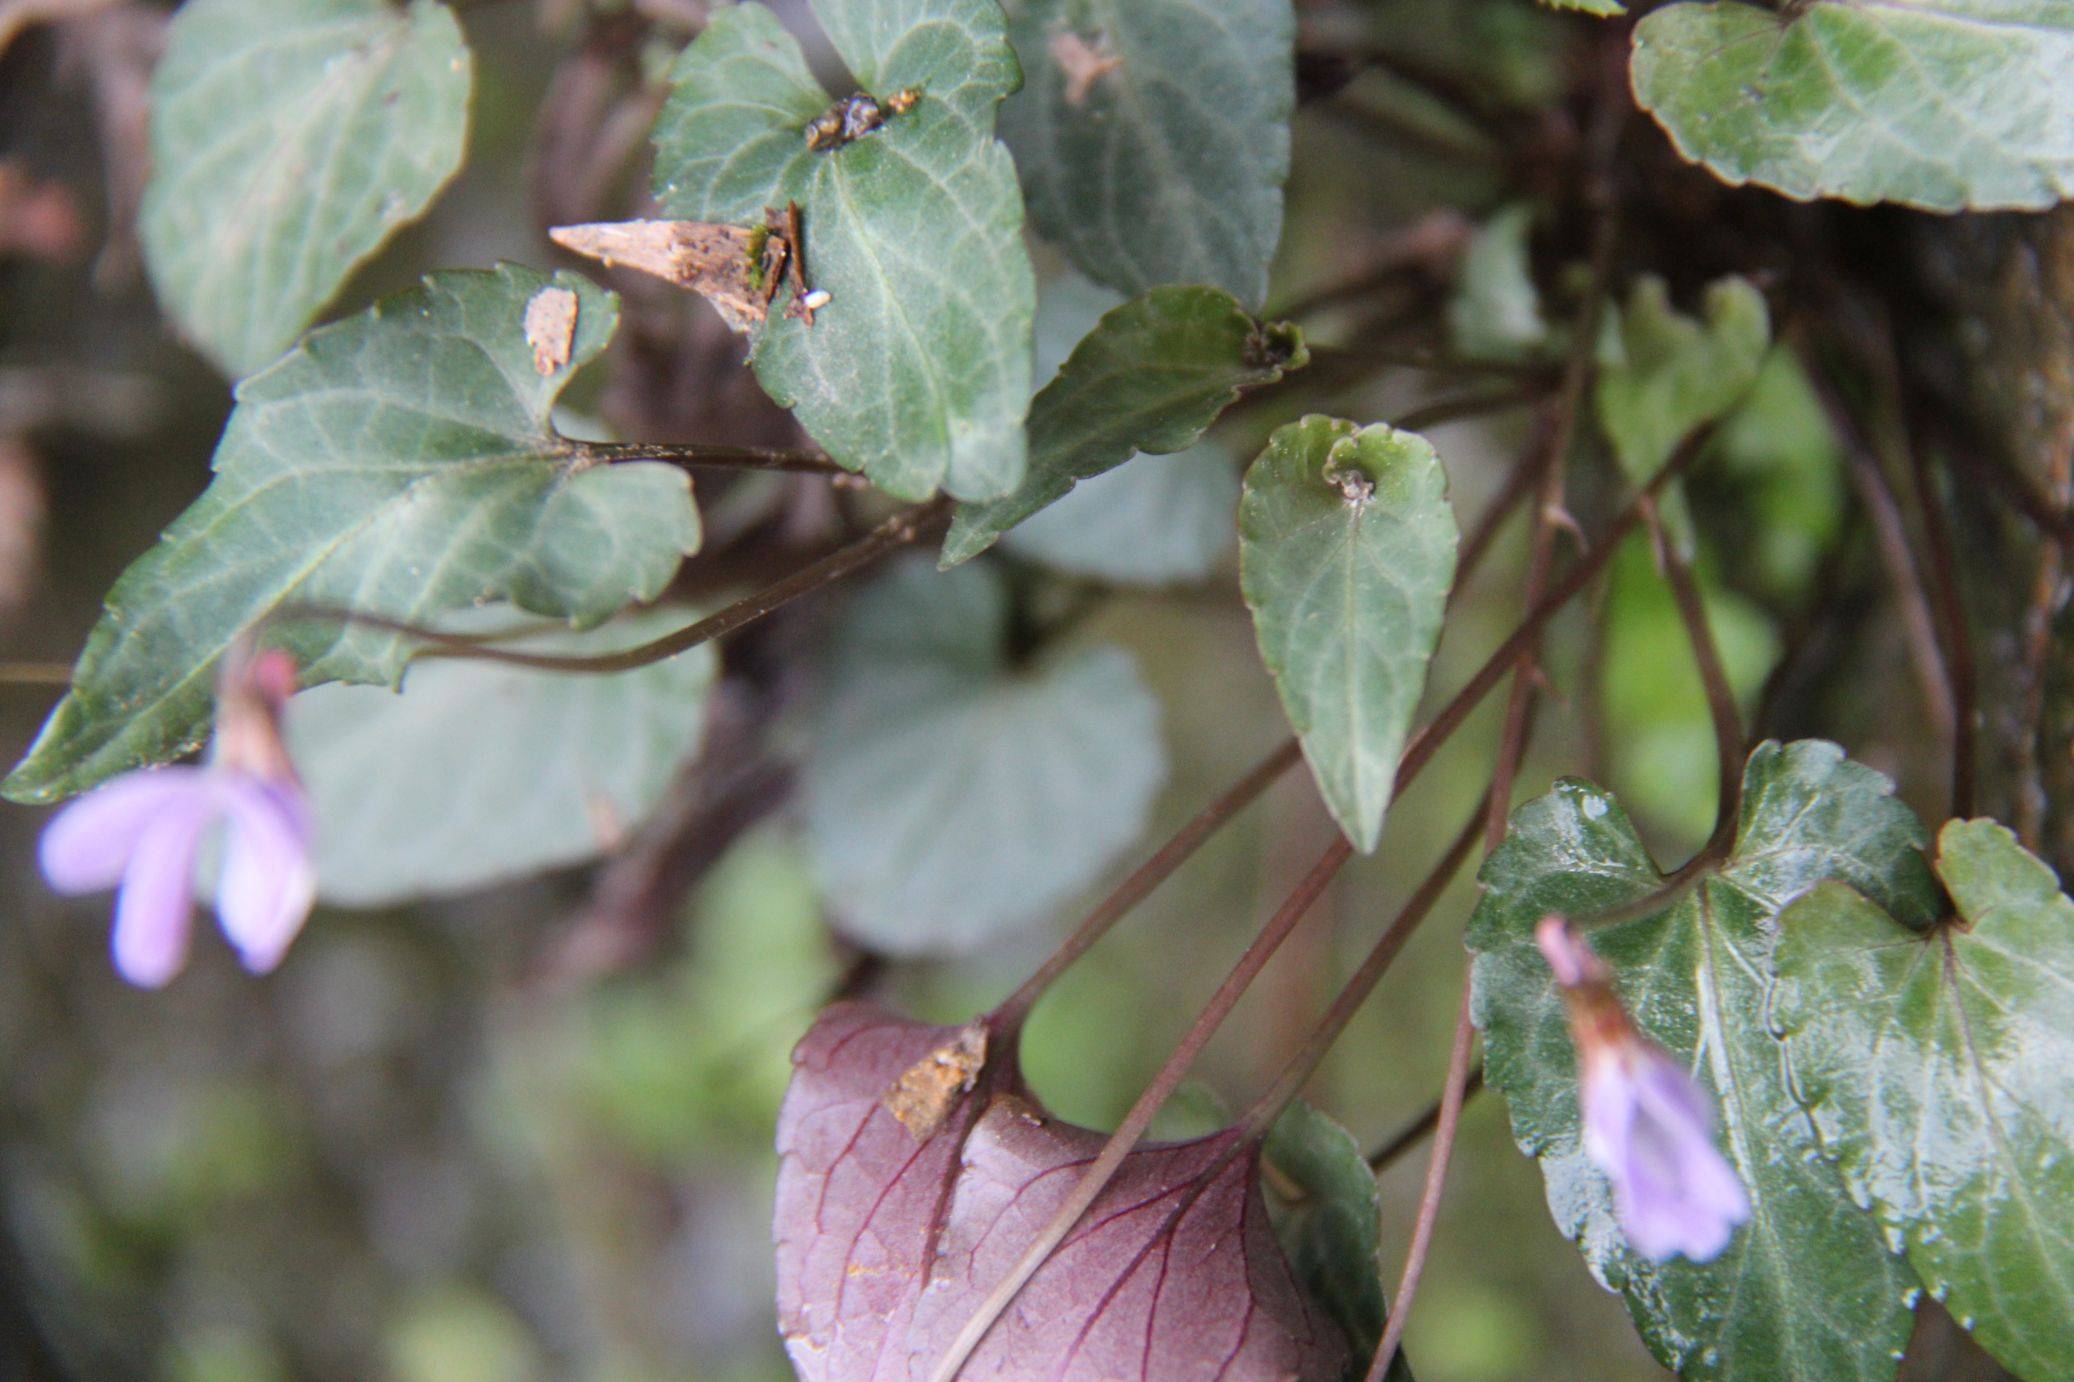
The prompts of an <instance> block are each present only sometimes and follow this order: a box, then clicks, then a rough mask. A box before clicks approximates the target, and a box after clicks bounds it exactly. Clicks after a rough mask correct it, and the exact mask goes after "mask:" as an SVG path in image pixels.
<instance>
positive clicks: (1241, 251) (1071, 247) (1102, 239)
mask: <svg viewBox="0 0 2074 1382" xmlns="http://www.w3.org/2000/svg"><path fill="white" fill-rule="evenodd" d="M1008 14H1009V38H1010V40H1011V41H1012V42H1013V43H1014V44H1015V51H1016V56H1017V57H1018V58H1020V59H1021V60H1022V64H1023V72H1024V74H1025V80H1024V83H1023V89H1022V91H1021V92H1019V93H1018V94H1017V95H1016V96H1015V97H1014V98H1013V99H1012V100H1010V101H1009V102H1008V104H1007V105H1006V106H1004V107H1003V108H1002V112H1001V133H1002V137H1003V138H1004V139H1006V140H1007V141H1008V146H1009V147H1010V148H1011V149H1013V150H1015V159H1016V167H1017V168H1018V169H1019V170H1020V171H1021V173H1022V176H1023V187H1024V190H1025V193H1026V194H1027V195H1028V197H1029V200H1030V218H1031V219H1032V220H1033V221H1034V222H1035V223H1036V226H1037V229H1038V231H1039V232H1040V233H1041V234H1042V235H1043V236H1044V237H1045V238H1046V239H1047V240H1050V241H1052V242H1053V243H1055V244H1056V245H1058V246H1059V248H1061V249H1062V250H1064V251H1065V252H1066V254H1067V256H1068V257H1069V258H1071V259H1072V261H1073V262H1074V264H1075V265H1076V266H1078V267H1079V269H1080V271H1081V272H1082V273H1085V274H1086V275H1087V276H1088V277H1090V278H1092V279H1094V280H1095V281H1096V282H1098V283H1106V284H1108V285H1109V286H1110V287H1112V288H1116V289H1119V290H1121V291H1123V292H1126V293H1136V292H1142V291H1144V290H1145V289H1147V288H1151V287H1155V286H1157V285H1159V284H1162V283H1207V284H1214V285H1216V286H1217V287H1220V288H1224V289H1227V290H1228V291H1230V292H1231V294H1232V295H1233V296H1234V297H1236V298H1238V299H1239V301H1240V302H1242V303H1244V304H1245V305H1247V306H1248V307H1253V308H1258V307H1259V306H1260V304H1261V302H1262V301H1263V300H1264V299H1265V298H1266V296H1267V271H1268V264H1269V262H1270V261H1271V260H1272V259H1273V258H1274V255H1275V245H1276V243H1277V242H1278V241H1279V240H1280V239H1281V236H1282V183H1283V181H1284V180H1285V179H1287V177H1288V176H1289V118H1290V115H1291V113H1292V112H1293V111H1294V110H1295V107H1296V62H1295V45H1296V15H1295V12H1294V10H1293V8H1292V6H1291V4H1290V0H1009V4H1008Z"/></svg>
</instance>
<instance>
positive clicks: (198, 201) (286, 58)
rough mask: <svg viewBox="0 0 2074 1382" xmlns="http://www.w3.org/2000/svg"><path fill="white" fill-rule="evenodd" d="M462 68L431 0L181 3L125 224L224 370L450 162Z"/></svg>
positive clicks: (277, 329) (326, 292) (308, 301)
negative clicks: (137, 196)
mask: <svg viewBox="0 0 2074 1382" xmlns="http://www.w3.org/2000/svg"><path fill="white" fill-rule="evenodd" d="M470 69H471V62H470V58H469V53H468V47H467V45H466V44H465V43H463V42H462V40H461V29H460V26H459V25H458V24H456V23H455V22H454V16H453V15H452V14H451V13H450V12H449V11H448V10H447V8H446V6H444V5H440V4H435V3H433V0H416V2H415V3H413V4H411V5H410V6H409V7H407V8H405V7H403V6H399V5H393V4H389V3H386V0H189V3H187V4H185V5H183V6H181V7H180V10H179V12H178V13H177V14H175V15H174V16H173V21H172V23H171V25H170V26H168V29H167V32H166V54H165V58H164V60H163V61H161V62H160V63H159V66H158V71H157V73H156V74H155V76H154V77H153V79H152V84H151V155H152V175H151V181H150V182H149V184H148V185H147V186H146V188H145V193H144V207H143V214H142V218H141V220H140V221H139V224H138V232H139V234H140V235H141V236H142V238H143V242H144V259H145V264H146V265H147V267H148V268H149V269H150V271H151V281H152V285H153V286H154V287H155V288H156V289H157V290H158V295H159V300H160V301H161V302H163V303H164V304H165V306H166V310H167V311H168V312H170V313H171V314H172V315H173V317H174V318H175V319H176V320H177V321H178V322H179V324H180V326H181V329H182V330H183V331H185V332H186V333H187V334H188V335H189V336H191V337H192V338H193V339H194V341H195V343H196V344H198V345H199V346H201V348H202V349H203V350H205V351H207V352H208V354H209V356H210V357H211V358H212V359H214V360H215V361H216V362H217V363H218V364H219V365H222V366H223V367H224V368H225V369H226V370H228V371H229V372H230V373H231V374H233V375H243V374H249V373H251V372H252V371H253V370H255V369H258V368H259V367H260V366H262V365H264V364H266V363H268V362H269V361H271V360H272V359H273V358H274V357H275V356H277V355H279V354H280V353H281V351H282V350H284V349H285V348H286V347H287V346H288V344H289V342H291V341H293V340H294V339H295V337H296V335H297V334H298V333H299V332H300V331H301V330H302V329H303V328H304V327H305V326H308V325H309V323H310V321H311V319H312V318H314V317H315V316H316V315H317V312H318V310H319V309H320V308H322V307H323V306H324V304H325V303H327V302H329V301H330V300H331V298H332V297H333V295H334V294H336V293H337V292H338V290H339V288H340V287H341V286H342V285H343V284H344V283H345V281H346V277H347V275H348V274H350V273H351V272H352V271H353V268H354V266H355V265H357V264H359V263H361V262H362V261H363V260H365V259H367V258H368V256H370V255H372V254H373V253H374V252H375V251H376V250H377V249H380V248H381V246H382V244H383V242H384V241H386V240H387V239H388V238H389V237H390V236H391V235H392V234H394V233H395V231H396V229H397V228H398V227H399V226H402V225H404V224H406V223H407V222H410V221H413V220H416V219H417V218H418V216H419V215H421V214H422V213H423V212H424V210H425V208H426V207H427V206H429V205H430V204H431V202H432V199H433V197H434V196H436V195H437V194H438V192H439V189H440V188H442V187H443V186H445V185H446V182H447V179H449V178H451V177H452V176H453V175H454V173H455V171H456V170H458V169H459V168H460V166H461V156H462V151H463V148H464V146H465V145H466V143H467V130H468V94H469V83H470Z"/></svg>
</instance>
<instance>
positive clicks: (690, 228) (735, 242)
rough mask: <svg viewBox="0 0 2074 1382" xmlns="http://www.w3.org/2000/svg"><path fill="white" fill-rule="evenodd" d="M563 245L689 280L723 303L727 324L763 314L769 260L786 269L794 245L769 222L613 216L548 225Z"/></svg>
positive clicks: (746, 325) (610, 262)
mask: <svg viewBox="0 0 2074 1382" xmlns="http://www.w3.org/2000/svg"><path fill="white" fill-rule="evenodd" d="M547 234H548V238H549V239H551V240H553V241H554V242H555V243H556V244H557V245H560V246H561V247H562V248H563V249H566V250H571V251H574V252H575V253H577V254H581V255H584V256H586V257H588V258H591V259H595V260H597V261H598V262H600V263H601V264H604V265H605V266H606V267H607V268H615V267H620V266H624V267H626V268H629V269H638V270H639V271H640V272H642V273H645V274H653V275H654V276H655V277H657V278H660V279H663V280H664V281H666V282H669V283H674V284H676V285H677V286H678V287H680V288H689V289H691V290H692V291H693V292H695V293H698V294H700V295H701V296H703V297H704V298H705V299H706V301H708V302H710V303H712V304H713V306H714V307H716V308H718V309H719V311H720V315H721V316H722V317H723V318H725V319H726V321H727V324H728V325H729V326H731V327H733V328H734V329H735V330H737V331H747V330H749V329H750V328H751V327H753V326H755V325H757V324H758V323H760V322H762V321H763V319H764V315H765V311H766V309H767V307H768V306H769V303H770V295H771V294H770V285H769V284H767V283H766V278H767V275H766V273H765V268H766V265H768V264H770V263H771V262H772V261H773V260H774V259H775V261H776V264H775V267H776V271H777V273H778V274H779V275H782V274H783V272H784V262H785V257H786V256H787V255H789V253H790V249H789V247H788V246H787V245H785V244H784V243H783V242H782V241H781V242H780V243H779V244H777V245H773V244H772V243H771V241H772V239H773V235H772V232H770V231H769V230H768V229H766V228H764V227H761V226H759V227H756V228H754V229H752V228H750V227H748V226H730V225H718V224H714V223H710V222H706V221H608V222H604V223H601V224H596V225H582V226H557V227H555V228H554V229H553V230H550V231H549V232H548V233H547Z"/></svg>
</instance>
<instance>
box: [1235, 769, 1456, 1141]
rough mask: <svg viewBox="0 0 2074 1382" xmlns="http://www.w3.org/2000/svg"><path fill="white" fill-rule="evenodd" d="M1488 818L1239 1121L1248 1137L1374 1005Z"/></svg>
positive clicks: (1402, 913)
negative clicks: (1382, 982)
mask: <svg viewBox="0 0 2074 1382" xmlns="http://www.w3.org/2000/svg"><path fill="white" fill-rule="evenodd" d="M1483 818H1484V806H1483V804H1482V803H1479V804H1478V806H1477V808H1476V810H1475V811H1473V812H1472V813H1470V817H1469V819H1468V820H1467V821H1466V822H1465V823H1464V824H1463V826H1462V829H1461V830H1460V831H1459V832H1457V834H1456V836H1455V841H1454V843H1453V844H1451V845H1449V846H1448V850H1447V853H1445V854H1443V855H1442V856H1441V857H1440V862H1439V863H1437V864H1435V865H1434V866H1433V868H1432V870H1431V871H1430V872H1429V873H1427V875H1426V876H1425V878H1423V879H1421V880H1420V882H1419V886H1418V887H1417V888H1415V889H1414V890H1413V891H1412V895H1411V896H1410V897H1409V898H1408V899H1406V901H1405V904H1404V906H1403V907H1402V908H1400V909H1399V911H1398V913H1397V915H1396V916H1395V917H1393V918H1392V919H1391V921H1390V924H1389V925H1388V926H1387V927H1385V928H1384V929H1383V934H1382V935H1381V936H1380V937H1378V938H1377V940H1376V943H1375V945H1374V946H1373V947H1371V948H1370V950H1369V952H1368V955H1367V957H1366V958H1364V959H1363V960H1362V961H1361V965H1360V968H1358V969H1356V970H1355V971H1354V973H1353V974H1352V975H1351V976H1350V977H1349V978H1348V979H1347V982H1346V983H1345V984H1344V985H1343V986H1341V988H1340V991H1339V993H1338V994H1336V995H1335V996H1334V997H1333V1000H1332V1005H1331V1006H1330V1007H1328V1008H1327V1009H1326V1010H1325V1015H1324V1016H1323V1017H1321V1018H1320V1019H1318V1024H1317V1026H1315V1027H1313V1028H1312V1029H1311V1032H1310V1034H1309V1035H1308V1036H1306V1037H1305V1038H1304V1042H1303V1045H1302V1046H1300V1047H1298V1048H1297V1050H1296V1052H1295V1053H1294V1054H1293V1055H1291V1056H1290V1058H1289V1060H1288V1061H1287V1062H1286V1063H1285V1064H1284V1065H1283V1066H1282V1069H1281V1070H1280V1071H1279V1072H1278V1073H1277V1074H1276V1075H1275V1078H1274V1079H1273V1080H1272V1081H1271V1082H1270V1083H1269V1084H1268V1087H1267V1088H1266V1089H1265V1090H1263V1091H1261V1094H1260V1097H1259V1098H1257V1099H1255V1100H1254V1101H1253V1103H1252V1105H1251V1106H1250V1107H1249V1108H1248V1109H1247V1110H1246V1112H1245V1113H1244V1114H1243V1115H1242V1116H1241V1117H1240V1118H1239V1121H1238V1124H1237V1126H1238V1128H1239V1130H1240V1133H1241V1135H1242V1136H1246V1137H1251V1136H1254V1135H1257V1134H1260V1133H1264V1132H1266V1131H1267V1129H1268V1128H1269V1127H1271V1126H1273V1124H1274V1121H1275V1119H1277V1118H1279V1117H1280V1116H1281V1114H1282V1110H1283V1109H1285V1108H1287V1107H1288V1106H1289V1101H1290V1100H1292V1099H1294V1098H1295V1097H1296V1096H1297V1094H1298V1093H1300V1092H1301V1091H1302V1089H1303V1087H1304V1084H1305V1082H1307V1081H1308V1080H1309V1079H1310V1078H1311V1075H1312V1074H1313V1073H1314V1072H1315V1071H1316V1070H1317V1068H1318V1064H1319V1062H1321V1061H1323V1060H1324V1059H1325V1053H1326V1052H1327V1051H1329V1050H1331V1049H1332V1044H1333V1043H1334V1042H1335V1041H1338V1040H1339V1038H1340V1034H1341V1033H1343V1032H1345V1031H1346V1029H1347V1024H1348V1023H1349V1022H1351V1021H1353V1019H1354V1014H1355V1013H1356V1012H1358V1011H1360V1009H1361V1005H1362V1004H1363V1003H1365V1002H1367V1001H1368V995H1369V994H1371V993H1373V992H1374V991H1375V986H1376V984H1377V983H1378V982H1379V981H1380V980H1381V979H1382V977H1383V972H1384V971H1385V970H1387V969H1388V968H1389V967H1390V962H1391V961H1392V960H1394V959H1396V958H1397V953H1398V952H1399V951H1400V950H1402V949H1403V948H1404V943H1405V942H1406V941H1408V940H1410V939H1411V937H1412V933H1413V932H1414V931H1416V930H1418V929H1419V923H1420V922H1422V921H1424V920H1425V919H1426V916H1427V914H1428V913H1429V912H1431V911H1432V910H1433V905H1434V904H1435V903H1437V902H1439V901H1440V895H1441V894H1442V893H1444V892H1446V891H1447V888H1448V884H1450V883H1452V882H1454V880H1455V875H1456V874H1457V873H1460V872H1461V870H1462V865H1463V863H1464V862H1466V861H1467V860H1468V858H1469V852H1470V850H1471V849H1472V848H1474V847H1475V844H1476V835H1477V830H1478V828H1479V827H1480V826H1481V825H1482V823H1483Z"/></svg>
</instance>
